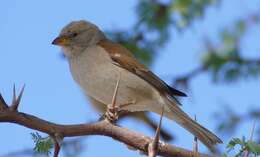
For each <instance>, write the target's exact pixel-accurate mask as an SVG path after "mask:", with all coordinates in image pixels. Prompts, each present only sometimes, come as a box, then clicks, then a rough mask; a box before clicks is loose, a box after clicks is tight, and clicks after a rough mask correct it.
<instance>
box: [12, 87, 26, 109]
mask: <svg viewBox="0 0 260 157" xmlns="http://www.w3.org/2000/svg"><path fill="white" fill-rule="evenodd" d="M24 88H25V84H24V85H23V87H22V89H21V92H20V93H19V95H18V97H16V90H15V85H14V87H13V100H12V105H11V106H10V109H11V111H17V109H18V106H19V104H20V102H21V99H22V96H23V92H24Z"/></svg>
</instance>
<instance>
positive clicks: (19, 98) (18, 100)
mask: <svg viewBox="0 0 260 157" xmlns="http://www.w3.org/2000/svg"><path fill="white" fill-rule="evenodd" d="M24 88H25V84H24V85H23V87H22V89H21V92H20V93H19V95H18V98H17V103H18V104H20V102H21V99H22V96H23V91H24Z"/></svg>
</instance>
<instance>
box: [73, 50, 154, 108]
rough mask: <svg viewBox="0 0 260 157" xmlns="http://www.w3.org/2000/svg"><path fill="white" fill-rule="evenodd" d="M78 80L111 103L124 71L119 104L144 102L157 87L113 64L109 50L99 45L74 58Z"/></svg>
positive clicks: (86, 89)
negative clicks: (118, 80)
mask: <svg viewBox="0 0 260 157" xmlns="http://www.w3.org/2000/svg"><path fill="white" fill-rule="evenodd" d="M70 68H71V72H72V75H73V78H74V80H75V81H76V82H77V83H78V84H79V85H80V86H81V88H82V89H83V90H84V91H85V92H86V94H88V95H89V96H91V97H93V98H95V99H97V100H99V101H100V102H103V103H104V104H109V103H111V101H112V96H113V93H114V90H115V86H116V83H117V79H118V78H119V75H120V84H119V89H118V95H117V104H118V105H122V104H127V103H140V102H142V101H145V100H147V99H152V97H153V96H154V93H155V92H156V91H155V89H154V88H153V87H152V86H151V85H150V84H148V83H147V82H146V81H144V80H143V79H141V78H139V77H138V76H136V75H134V74H133V73H131V72H129V71H127V70H125V69H123V68H121V67H119V66H117V65H114V64H113V61H112V60H111V58H110V56H109V55H108V53H107V52H106V51H105V50H104V49H103V48H102V47H99V46H92V47H89V48H87V49H86V50H85V51H84V52H83V53H82V54H80V55H79V56H77V57H74V58H72V59H71V60H70Z"/></svg>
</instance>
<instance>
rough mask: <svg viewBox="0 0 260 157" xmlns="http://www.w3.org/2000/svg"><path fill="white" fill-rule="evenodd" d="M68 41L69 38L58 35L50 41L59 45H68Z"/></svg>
mask: <svg viewBox="0 0 260 157" xmlns="http://www.w3.org/2000/svg"><path fill="white" fill-rule="evenodd" d="M69 43H70V40H69V38H68V37H67V36H59V37H57V38H55V39H54V40H53V41H52V44H53V45H59V46H67V45H69Z"/></svg>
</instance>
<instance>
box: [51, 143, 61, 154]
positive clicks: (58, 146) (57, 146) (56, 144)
mask: <svg viewBox="0 0 260 157" xmlns="http://www.w3.org/2000/svg"><path fill="white" fill-rule="evenodd" d="M54 143H55V144H54V154H53V157H58V156H59V152H60V145H59V143H58V142H54Z"/></svg>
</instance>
